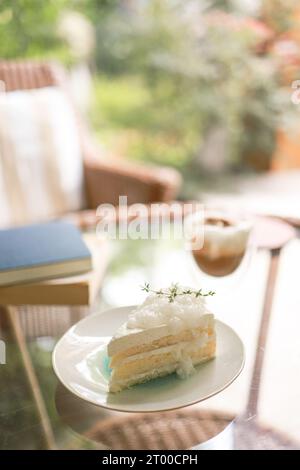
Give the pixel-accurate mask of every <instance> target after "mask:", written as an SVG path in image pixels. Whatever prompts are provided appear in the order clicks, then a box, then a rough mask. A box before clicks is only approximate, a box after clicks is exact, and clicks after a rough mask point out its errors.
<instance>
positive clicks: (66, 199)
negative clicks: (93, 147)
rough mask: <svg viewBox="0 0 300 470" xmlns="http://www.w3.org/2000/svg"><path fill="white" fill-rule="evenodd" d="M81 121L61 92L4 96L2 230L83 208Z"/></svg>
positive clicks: (0, 96) (0, 124) (0, 114)
mask: <svg viewBox="0 0 300 470" xmlns="http://www.w3.org/2000/svg"><path fill="white" fill-rule="evenodd" d="M82 184H83V167H82V154H81V147H80V141H79V136H78V128H77V124H76V117H75V115H74V112H73V110H72V107H71V105H70V103H69V102H68V98H67V97H66V96H65V94H64V93H63V91H62V90H60V89H59V88H56V87H47V88H40V89H36V90H25V91H14V92H7V93H0V226H7V225H14V224H20V223H27V222H34V221H40V220H47V219H49V218H51V217H55V216H59V215H60V214H63V213H64V212H68V211H73V210H78V209H80V208H82V206H83V186H82Z"/></svg>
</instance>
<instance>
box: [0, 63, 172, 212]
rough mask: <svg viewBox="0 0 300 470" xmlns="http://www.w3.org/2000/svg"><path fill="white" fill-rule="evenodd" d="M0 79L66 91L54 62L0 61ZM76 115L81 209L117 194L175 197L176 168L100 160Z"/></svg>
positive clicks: (145, 199)
mask: <svg viewBox="0 0 300 470" xmlns="http://www.w3.org/2000/svg"><path fill="white" fill-rule="evenodd" d="M0 81H1V82H2V84H4V85H3V88H4V90H5V91H14V90H26V89H27V90H29V89H36V88H43V87H48V86H59V87H61V88H63V89H64V90H65V91H66V93H68V89H67V80H66V76H65V72H64V70H63V69H62V67H61V66H59V65H58V64H54V63H53V64H52V63H41V62H11V61H0ZM74 112H75V113H76V110H75V109H74ZM77 117H78V121H79V125H78V129H79V132H80V136H81V142H82V155H83V163H84V170H85V189H86V201H87V207H85V208H83V209H95V208H96V207H97V206H98V205H99V204H101V203H111V204H117V203H118V198H119V195H120V194H122V195H126V196H127V197H128V203H129V204H132V203H136V202H142V203H151V202H157V201H170V200H172V199H173V198H174V197H175V196H176V194H177V191H178V189H179V186H180V182H181V181H180V176H179V174H178V173H177V171H175V170H173V169H171V168H162V167H148V166H145V165H135V164H131V163H129V162H127V161H124V160H121V159H117V158H111V159H109V160H107V159H106V160H105V159H103V158H102V159H100V158H99V156H98V155H97V152H96V149H95V148H94V146H93V144H92V140H91V139H90V138H89V136H88V132H87V129H86V126H85V124H84V122H83V121H82V120H81V119H80V118H79V116H78V115H77Z"/></svg>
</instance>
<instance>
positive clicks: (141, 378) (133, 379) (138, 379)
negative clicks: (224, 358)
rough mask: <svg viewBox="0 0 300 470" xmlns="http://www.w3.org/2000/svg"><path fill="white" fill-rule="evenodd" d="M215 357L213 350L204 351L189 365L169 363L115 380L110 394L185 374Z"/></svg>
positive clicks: (191, 360)
mask: <svg viewBox="0 0 300 470" xmlns="http://www.w3.org/2000/svg"><path fill="white" fill-rule="evenodd" d="M214 355H215V351H214V349H213V348H212V351H211V352H210V353H209V354H207V355H205V353H204V350H203V351H198V354H195V355H194V356H193V357H192V358H190V361H187V364H186V365H184V364H181V366H180V365H179V364H178V362H176V363H174V362H173V363H169V364H163V365H161V366H160V367H157V368H153V369H150V370H148V371H147V372H142V373H139V374H136V375H131V376H128V377H126V378H123V377H122V378H113V380H112V381H111V383H110V387H109V390H110V392H113V393H116V392H120V391H121V390H124V389H126V388H129V387H131V386H132V385H137V384H141V383H144V382H148V380H152V379H156V378H158V377H164V376H165V375H169V374H172V373H173V372H176V371H177V373H179V375H181V374H180V372H181V370H180V367H181V369H182V371H183V372H184V369H185V367H186V366H187V367H188V368H189V367H190V364H191V366H192V367H193V366H196V365H198V364H201V363H203V362H207V361H209V360H210V359H212V358H213V357H214Z"/></svg>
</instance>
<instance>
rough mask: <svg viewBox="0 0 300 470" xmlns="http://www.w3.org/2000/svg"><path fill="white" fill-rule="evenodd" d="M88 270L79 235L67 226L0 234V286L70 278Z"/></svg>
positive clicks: (56, 224) (30, 227) (55, 224)
mask: <svg viewBox="0 0 300 470" xmlns="http://www.w3.org/2000/svg"><path fill="white" fill-rule="evenodd" d="M91 269H92V259H91V254H90V251H89V249H88V248H87V246H86V244H85V243H84V241H83V239H82V237H81V233H80V231H79V230H78V229H77V228H76V227H75V226H74V225H72V224H70V223H67V222H62V221H58V222H50V223H44V224H36V225H28V226H24V227H17V228H13V229H8V230H0V286H4V285H10V284H19V283H23V282H30V281H43V280H46V279H52V278H56V277H64V276H71V275H75V274H79V273H82V272H86V271H90V270H91Z"/></svg>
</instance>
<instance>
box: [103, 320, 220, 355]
mask: <svg viewBox="0 0 300 470" xmlns="http://www.w3.org/2000/svg"><path fill="white" fill-rule="evenodd" d="M213 328H214V316H213V314H211V313H207V314H204V315H202V316H200V317H199V322H198V323H197V326H196V327H195V329H184V328H182V329H181V330H179V331H176V330H175V331H174V329H172V328H171V327H170V326H169V325H161V326H157V327H153V328H148V329H137V328H128V327H127V326H126V324H125V325H123V326H122V327H121V328H120V329H119V330H118V332H117V334H116V335H115V336H114V337H113V338H112V339H111V341H110V343H109V344H108V347H107V352H108V356H109V357H112V356H117V355H118V354H122V355H123V354H124V355H125V356H130V355H132V354H136V353H137V352H143V351H147V350H148V351H149V350H151V349H155V348H159V347H161V346H162V345H164V341H165V340H163V342H160V341H159V340H160V339H161V338H163V339H165V338H167V340H166V341H167V342H166V343H165V344H168V345H169V344H174V342H176V341H177V340H174V337H175V336H176V335H178V334H180V333H183V334H184V335H189V337H190V339H194V334H195V335H196V336H197V334H198V333H197V331H198V332H199V331H202V330H205V331H206V332H208V331H209V330H210V329H213ZM187 340H188V339H184V341H187ZM173 341H174V342H173ZM181 341H182V340H181ZM152 345H153V347H152ZM139 347H140V348H141V349H140V350H139V349H138V348H139ZM125 356H124V357H125Z"/></svg>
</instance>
